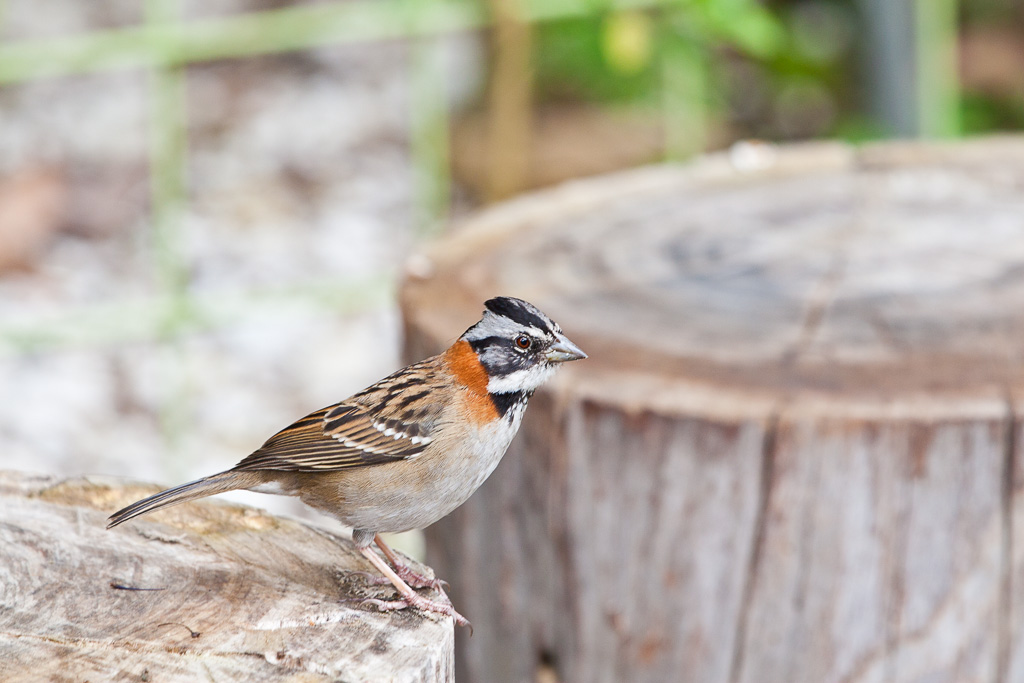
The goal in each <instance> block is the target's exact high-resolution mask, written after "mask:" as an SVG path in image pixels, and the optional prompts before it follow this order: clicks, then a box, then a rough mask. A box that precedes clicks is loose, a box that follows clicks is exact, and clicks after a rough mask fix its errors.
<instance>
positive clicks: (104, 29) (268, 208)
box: [0, 0, 1024, 515]
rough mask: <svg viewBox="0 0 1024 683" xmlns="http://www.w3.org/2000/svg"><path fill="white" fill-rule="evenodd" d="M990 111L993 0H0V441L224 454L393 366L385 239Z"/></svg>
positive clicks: (170, 477) (154, 470) (1007, 105)
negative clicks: (624, 178)
mask: <svg viewBox="0 0 1024 683" xmlns="http://www.w3.org/2000/svg"><path fill="white" fill-rule="evenodd" d="M1021 129H1024V3H1021V2H1019V1H1018V0H962V1H961V2H959V3H958V2H954V0H773V1H767V0H766V1H757V0H688V1H682V0H680V1H665V2H658V1H656V0H630V1H623V2H610V1H608V2H601V1H595V0H535V1H532V2H531V1H527V0H486V1H484V0H480V1H476V2H470V1H463V2H450V1H447V0H445V1H441V0H438V1H433V0H431V1H429V2H428V1H427V0H418V1H417V0H352V1H349V2H326V1H325V2H274V1H272V0H212V1H208V2H196V1H195V0H148V1H147V2H142V3H139V2H128V1H126V0H107V1H98V2H87V3H86V2H78V1H75V0H50V2H47V3H46V5H45V9H41V8H40V5H39V4H38V3H35V2H31V1H30V0H0V466H2V467H4V468H13V469H20V470H27V471H41V472H55V473H61V474H67V475H80V474H102V475H113V476H122V477H128V478H132V479H139V480H147V481H155V482H160V483H162V484H167V485H170V484H172V483H177V482H181V481H184V480H188V479H192V478H196V477H199V476H202V475H205V474H209V473H212V472H215V471H219V470H222V469H225V468H227V467H230V466H231V465H233V464H234V463H235V462H237V461H238V460H239V459H241V458H242V457H243V456H245V455H246V454H248V453H249V452H250V451H251V450H253V449H254V448H256V447H258V446H259V445H260V444H261V443H262V441H263V440H264V439H265V438H266V437H268V436H269V435H270V434H271V433H273V432H274V431H275V430H277V429H279V428H280V427H283V426H285V425H286V424H288V423H289V422H291V421H292V420H294V419H296V418H298V417H300V416H302V415H304V414H305V413H307V412H310V411H312V410H315V409H318V408H320V407H322V406H324V405H327V404H329V403H332V402H335V401H337V400H340V399H342V398H344V397H347V396H348V395H350V394H351V393H353V392H354V391H357V390H359V389H361V388H362V387H364V386H365V385H367V384H369V383H370V382H372V381H374V380H376V379H379V378H380V377H382V376H384V375H386V374H388V373H389V372H391V371H392V370H394V369H395V368H396V367H398V366H399V365H400V363H401V360H400V358H399V348H400V331H401V330H400V328H401V325H400V320H399V317H398V313H397V308H396V304H395V292H396V288H397V283H398V282H399V280H400V278H401V277H402V273H403V268H406V267H415V265H416V262H415V260H413V261H411V263H412V266H406V265H405V264H407V263H410V261H409V259H410V256H411V255H413V254H415V252H416V250H417V245H419V244H421V243H423V242H424V241H425V240H429V239H430V237H431V236H432V235H436V234H438V233H439V232H440V231H443V230H444V229H445V227H446V225H449V224H450V223H451V222H452V221H457V220H458V218H459V217H460V216H462V215H465V214H466V213H468V212H470V211H472V210H473V209H474V208H476V207H479V206H482V205H484V204H487V203H491V202H496V201H500V200H502V199H505V198H508V197H511V196H514V195H516V194H518V193H521V192H524V191H528V190H530V189H534V188H538V187H543V186H547V185H552V184H555V183H559V182H562V181H565V180H568V179H571V178H577V177H583V176H588V175H594V174H598V173H603V172H608V171H612V170H615V169H621V168H628V167H634V166H639V165H644V164H650V163H657V162H662V161H678V160H684V159H686V158H688V157H691V156H693V155H696V154H700V153H703V152H707V151H714V150H722V149H729V148H730V146H732V145H733V144H734V143H735V142H737V141H739V140H744V139H750V138H757V139H762V140H766V141H772V142H790V141H799V140H806V139H818V138H835V139H842V140H847V141H862V140H869V139H879V138H886V137H953V136H961V135H973V134H982V133H988V132H994V131H1013V130H1021ZM734 149H737V150H738V149H742V148H734ZM461 331H462V330H452V331H451V333H452V337H453V338H454V337H455V336H456V335H458V334H459V333H460V332H461ZM235 498H236V499H241V500H246V501H247V502H252V503H254V504H256V505H259V506H261V507H265V508H269V509H272V510H275V511H277V512H288V513H292V514H296V515H304V514H306V513H305V512H304V508H302V506H301V505H300V504H298V503H297V502H295V501H289V500H278V499H276V498H274V497H267V496H257V495H256V494H235Z"/></svg>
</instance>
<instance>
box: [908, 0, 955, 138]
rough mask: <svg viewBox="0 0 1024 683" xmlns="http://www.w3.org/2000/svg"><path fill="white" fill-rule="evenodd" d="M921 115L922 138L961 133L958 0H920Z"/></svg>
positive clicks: (918, 63)
mask: <svg viewBox="0 0 1024 683" xmlns="http://www.w3.org/2000/svg"><path fill="white" fill-rule="evenodd" d="M914 13H915V20H914V24H915V30H916V33H917V40H916V41H915V46H916V55H915V57H916V59H915V62H916V72H917V92H916V96H917V118H918V135H919V136H921V137H949V136H952V135H956V134H957V133H959V132H960V101H959V87H958V84H957V72H958V68H957V54H956V51H957V0H916V1H915V3H914Z"/></svg>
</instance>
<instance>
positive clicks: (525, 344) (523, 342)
mask: <svg viewBox="0 0 1024 683" xmlns="http://www.w3.org/2000/svg"><path fill="white" fill-rule="evenodd" d="M532 343H533V342H532V340H531V339H530V338H529V337H527V336H526V335H525V334H521V335H519V336H518V337H516V346H518V347H519V348H521V349H523V350H524V351H525V350H526V349H528V348H530V344H532Z"/></svg>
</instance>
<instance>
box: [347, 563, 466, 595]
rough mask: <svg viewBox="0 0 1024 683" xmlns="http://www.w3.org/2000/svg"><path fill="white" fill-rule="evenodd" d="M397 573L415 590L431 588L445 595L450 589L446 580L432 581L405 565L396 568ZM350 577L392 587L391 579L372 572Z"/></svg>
mask: <svg viewBox="0 0 1024 683" xmlns="http://www.w3.org/2000/svg"><path fill="white" fill-rule="evenodd" d="M395 573H396V574H398V576H399V577H400V578H401V579H402V580H403V581H405V582H406V583H407V584H409V585H410V586H412V587H413V588H431V589H433V590H436V591H439V592H440V593H441V594H442V595H443V594H444V592H445V589H446V588H448V587H449V586H448V582H447V581H445V580H444V579H432V578H430V577H429V576H426V575H424V574H420V573H418V572H414V571H413V570H412V569H409V568H408V567H406V566H403V565H399V566H397V567H395ZM350 575H352V576H358V577H359V578H361V579H363V580H364V581H366V583H368V584H370V585H372V586H384V585H389V586H390V585H391V579H389V578H387V577H385V576H380V575H378V574H372V573H370V572H350Z"/></svg>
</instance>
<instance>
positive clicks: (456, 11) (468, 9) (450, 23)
mask: <svg viewBox="0 0 1024 683" xmlns="http://www.w3.org/2000/svg"><path fill="white" fill-rule="evenodd" d="M675 4H678V3H677V2H673V1H672V0H610V1H609V2H604V3H595V2H593V1H592V0H532V1H531V2H529V3H526V12H525V13H524V17H523V18H524V20H526V21H549V20H554V19H565V18H571V17H582V16H589V15H592V14H595V13H596V12H600V11H612V10H616V9H628V8H655V7H660V6H669V5H675ZM488 24H489V18H488V17H487V15H486V12H485V10H484V8H483V6H482V5H481V4H479V3H476V2H467V1H465V0H463V1H453V0H433V1H431V2H406V1H405V0H355V1H353V2H345V3H325V4H320V5H303V6H300V7H288V8H283V9H275V10H266V11H263V12H253V13H249V14H240V15H236V16H230V17H223V18H217V19H203V20H196V21H188V22H175V23H165V24H159V25H154V24H146V25H141V26H132V27H127V28H118V29H109V30H103V31H95V32H91V33H86V34H82V35H75V36H68V37H63V38H55V39H46V40H29V41H16V42H8V43H5V44H0V84H2V83H13V82H18V81H26V80H34V79H37V78H42V77H46V76H58V75H66V74H77V73H87V72H93V71H104V70H110V69H127V68H139V67H143V68H145V67H151V66H155V65H158V64H189V63H195V62H202V61H210V60H215V59H227V58H231V57H249V56H254V55H259V54H268V53H274V52H290V51H295V50H303V49H308V48H311V47H317V46H321V45H336V44H344V43H361V42H374V41H380V40H390V39H400V38H412V37H416V36H438V35H443V34H446V33H453V32H459V31H468V30H473V29H479V28H483V27H486V26H487V25H488Z"/></svg>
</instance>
